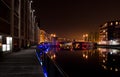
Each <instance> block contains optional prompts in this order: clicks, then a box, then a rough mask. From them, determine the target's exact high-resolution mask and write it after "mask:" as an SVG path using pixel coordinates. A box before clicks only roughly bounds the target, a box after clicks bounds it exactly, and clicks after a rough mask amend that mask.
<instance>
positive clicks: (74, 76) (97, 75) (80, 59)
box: [47, 48, 120, 77]
mask: <svg viewBox="0 0 120 77" xmlns="http://www.w3.org/2000/svg"><path fill="white" fill-rule="evenodd" d="M47 54H48V55H49V56H50V57H51V59H53V60H54V61H55V62H56V64H57V65H58V66H60V67H61V68H62V69H63V71H64V72H65V73H66V74H67V75H68V76H69V77H88V76H90V77H120V50H117V49H105V48H104V49H103V48H97V49H90V50H60V49H55V48H53V49H52V50H51V51H49V52H48V53H47Z"/></svg>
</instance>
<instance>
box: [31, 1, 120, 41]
mask: <svg viewBox="0 0 120 77" xmlns="http://www.w3.org/2000/svg"><path fill="white" fill-rule="evenodd" d="M33 4H34V5H33V8H34V9H35V10H36V16H37V21H38V23H39V26H40V28H41V29H43V30H45V31H46V32H48V33H49V34H50V33H56V35H57V36H58V37H65V38H70V39H81V37H82V35H83V34H85V33H89V32H98V28H99V26H100V25H102V24H104V23H105V22H107V21H111V20H119V19H120V0H33Z"/></svg>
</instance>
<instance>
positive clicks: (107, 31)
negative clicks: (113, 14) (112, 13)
mask: <svg viewBox="0 0 120 77" xmlns="http://www.w3.org/2000/svg"><path fill="white" fill-rule="evenodd" d="M99 44H107V45H118V44H120V21H109V22H106V23H105V24H103V25H101V26H100V27H99Z"/></svg>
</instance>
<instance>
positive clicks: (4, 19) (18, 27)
mask: <svg viewBox="0 0 120 77" xmlns="http://www.w3.org/2000/svg"><path fill="white" fill-rule="evenodd" d="M31 5H32V1H31V0H0V10H1V12H0V52H3V51H13V50H18V49H21V48H25V47H29V46H31V45H34V44H36V43H38V31H39V28H38V24H37V22H36V20H35V15H34V10H33V9H32V7H31Z"/></svg>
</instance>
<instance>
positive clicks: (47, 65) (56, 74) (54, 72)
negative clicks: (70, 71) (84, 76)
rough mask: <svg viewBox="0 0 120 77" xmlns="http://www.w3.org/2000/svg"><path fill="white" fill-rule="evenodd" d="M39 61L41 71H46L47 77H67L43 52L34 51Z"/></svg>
mask: <svg viewBox="0 0 120 77" xmlns="http://www.w3.org/2000/svg"><path fill="white" fill-rule="evenodd" d="M36 53H37V57H38V59H39V61H41V62H42V67H43V70H45V71H46V73H47V77H69V76H68V75H67V74H66V73H65V72H64V71H63V70H62V68H61V67H60V66H58V65H57V64H56V63H55V61H54V60H52V59H51V58H50V56H49V55H48V54H46V53H45V52H44V51H40V50H38V49H37V50H36Z"/></svg>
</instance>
